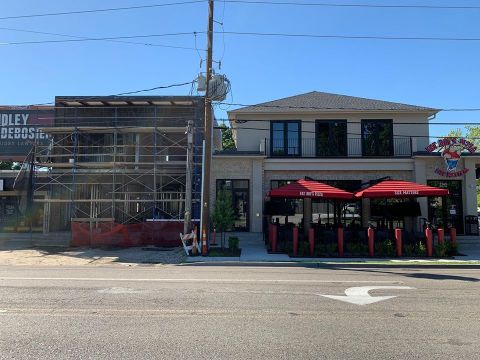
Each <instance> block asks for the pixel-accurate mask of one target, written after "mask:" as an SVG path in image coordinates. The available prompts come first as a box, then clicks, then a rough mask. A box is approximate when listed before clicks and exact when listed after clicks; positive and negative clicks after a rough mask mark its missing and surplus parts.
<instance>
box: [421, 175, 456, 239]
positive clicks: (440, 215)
mask: <svg viewBox="0 0 480 360" xmlns="http://www.w3.org/2000/svg"><path fill="white" fill-rule="evenodd" d="M427 184H428V185H430V186H435V187H439V188H442V189H448V191H449V193H450V195H448V196H446V197H444V198H442V197H429V198H428V219H429V220H430V221H431V222H432V224H434V225H437V226H444V227H445V226H452V225H453V226H454V227H455V228H456V229H457V233H458V234H463V232H464V228H463V225H464V224H463V201H462V182H461V181H460V180H428V181H427Z"/></svg>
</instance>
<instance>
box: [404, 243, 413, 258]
mask: <svg viewBox="0 0 480 360" xmlns="http://www.w3.org/2000/svg"><path fill="white" fill-rule="evenodd" d="M403 254H404V255H405V256H406V257H412V256H414V255H415V245H413V244H407V245H405V246H404V247H403Z"/></svg>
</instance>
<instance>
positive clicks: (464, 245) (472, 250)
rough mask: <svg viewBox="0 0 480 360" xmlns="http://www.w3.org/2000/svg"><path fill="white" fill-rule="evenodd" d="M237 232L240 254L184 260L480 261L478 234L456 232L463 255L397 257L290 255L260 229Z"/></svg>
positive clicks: (235, 234)
mask: <svg viewBox="0 0 480 360" xmlns="http://www.w3.org/2000/svg"><path fill="white" fill-rule="evenodd" d="M228 236H237V237H238V238H239V240H240V242H239V246H240V248H241V249H242V253H241V256H240V257H208V256H205V257H202V256H196V257H191V256H189V257H187V260H186V261H187V262H327V263H333V262H335V263H346V262H359V263H369V262H370V263H377V262H392V263H398V262H402V263H403V262H407V263H418V262H422V263H445V264H448V263H458V262H465V263H470V262H480V236H459V237H458V239H457V243H458V247H459V252H460V254H462V256H456V257H454V258H453V259H451V258H449V259H438V258H434V259H418V258H415V259H408V258H405V259H397V258H392V259H388V258H307V257H302V258H291V257H289V256H288V255H287V254H269V253H268V252H267V249H266V246H265V244H264V241H263V234H261V233H229V234H228Z"/></svg>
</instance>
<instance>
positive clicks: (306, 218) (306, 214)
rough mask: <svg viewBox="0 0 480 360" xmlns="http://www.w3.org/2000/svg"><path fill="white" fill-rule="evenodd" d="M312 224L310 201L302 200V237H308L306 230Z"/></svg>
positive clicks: (307, 199) (308, 199)
mask: <svg viewBox="0 0 480 360" xmlns="http://www.w3.org/2000/svg"><path fill="white" fill-rule="evenodd" d="M311 222H312V199H310V198H305V199H303V235H304V236H305V237H306V236H308V229H309V228H310V223H311Z"/></svg>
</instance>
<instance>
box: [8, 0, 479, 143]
mask: <svg viewBox="0 0 480 360" xmlns="http://www.w3.org/2000/svg"><path fill="white" fill-rule="evenodd" d="M170 2H177V0H156V1H154V0H143V1H140V0H115V1H113V0H104V1H101V2H99V1H93V0H83V1H81V2H79V1H75V2H73V1H60V0H50V1H38V0H15V1H14V0H2V1H1V2H0V14H1V17H5V16H15V15H25V14H38V13H49V12H62V11H75V10H85V9H99V8H109V7H121V6H137V5H148V4H161V3H170ZM304 2H317V3H318V2H331V3H338V4H342V3H344V4H345V3H349V4H352V3H363V4H402V5H405V4H419V3H421V4H426V5H475V6H480V2H478V1H473V0H472V1H466V0H465V1H453V0H437V1H433V0H423V1H404V0H390V1H385V0H376V1H373V0H362V1H358V0H350V1H346V0H329V1H315V0H310V1H304ZM215 12H216V16H215V19H216V21H218V22H222V23H223V24H224V25H223V28H224V29H225V31H235V32H262V33H266V32H269V33H273V32H281V33H292V34H293V33H295V34H322V35H366V36H377V35H378V36H407V37H478V38H480V9H477V10H426V9H374V8H328V7H306V6H305V7H294V6H273V5H260V4H257V5H253V4H235V3H226V4H224V3H223V2H222V1H220V0H219V1H216V8H215ZM207 14H208V6H207V3H206V2H205V3H197V4H188V5H180V6H170V7H157V8H150V9H141V10H140V9H139V10H131V11H118V12H105V13H94V14H82V15H80V14H77V15H70V16H55V17H37V18H24V19H5V20H0V28H1V29H0V43H9V42H21V41H41V40H61V39H66V38H65V37H59V36H53V35H41V34H33V33H25V32H18V31H11V30H6V29H5V28H11V29H17V30H29V31H38V32H52V33H61V34H67V35H74V36H84V37H108V36H130V35H147V34H164V33H177V32H187V33H192V32H195V31H205V30H206V27H207ZM215 31H216V36H215V40H214V59H215V60H217V61H219V60H221V64H222V66H221V70H219V69H218V65H217V66H216V67H217V69H216V70H217V71H219V72H221V73H225V74H226V75H227V76H228V78H229V79H230V81H231V83H232V94H231V96H229V97H228V98H227V101H228V102H233V103H243V104H255V103H259V102H264V101H268V100H273V99H278V98H282V97H286V96H292V95H296V94H300V93H304V92H309V91H312V90H318V91H325V92H333V93H340V94H346V95H353V96H361V97H369V98H376V99H382V100H389V101H398V102H404V103H410V104H416V105H425V106H431V107H438V108H480V97H479V93H480V91H479V84H480V72H479V68H478V64H479V63H480V41H477V42H473V41H471V42H440V41H436V42H435V41H384V40H351V39H350V40H341V39H311V38H276V37H258V36H238V35H228V34H226V35H224V36H223V35H222V33H221V31H222V26H221V25H220V24H218V23H216V24H215ZM129 41H135V42H141V43H154V44H157V45H158V44H163V45H170V46H183V47H190V48H193V49H175V48H167V47H160V46H145V45H136V44H125V43H116V42H78V43H54V44H29V45H1V44H0V56H1V59H2V62H1V64H2V66H1V68H0V72H1V84H2V86H1V88H0V103H1V104H9V105H10V104H11V105H20V104H32V103H43V102H49V101H52V100H53V98H54V96H55V95H109V94H115V93H120V92H124V91H131V90H137V89H144V88H150V87H154V86H160V85H169V84H174V83H182V82H186V81H190V80H193V79H194V78H195V77H196V74H197V73H198V72H200V71H204V67H203V68H202V69H201V68H200V59H201V58H203V59H205V53H204V51H203V50H202V49H205V47H206V37H205V35H204V34H199V35H198V36H197V48H198V49H199V51H198V52H197V51H196V50H195V39H194V36H193V35H191V34H189V35H182V36H170V37H152V38H142V39H131V40H129ZM203 66H204V65H203ZM189 92H190V87H188V86H187V87H183V88H176V89H170V90H164V91H156V92H153V93H151V94H158V95H164V94H165V95H167V94H175V95H186V94H189ZM146 94H148V93H146ZM224 109H225V108H224V107H223V108H222V109H220V108H217V109H216V116H217V117H219V118H224V117H226V113H225V111H224ZM478 115H480V112H462V113H453V112H449V113H441V114H440V115H438V117H437V120H438V121H445V122H457V121H458V122H480V120H479V116H478ZM455 127H456V126H435V127H432V129H431V134H432V135H444V134H445V133H447V132H448V129H450V128H455Z"/></svg>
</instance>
